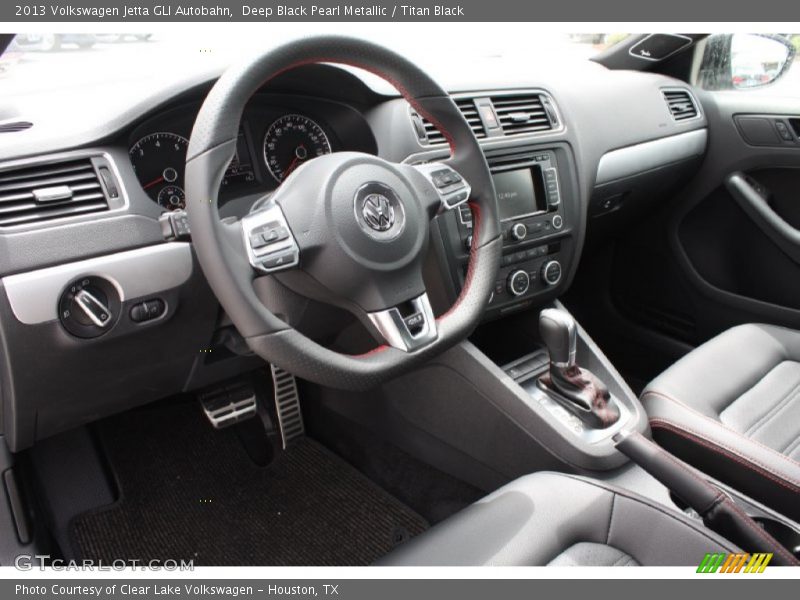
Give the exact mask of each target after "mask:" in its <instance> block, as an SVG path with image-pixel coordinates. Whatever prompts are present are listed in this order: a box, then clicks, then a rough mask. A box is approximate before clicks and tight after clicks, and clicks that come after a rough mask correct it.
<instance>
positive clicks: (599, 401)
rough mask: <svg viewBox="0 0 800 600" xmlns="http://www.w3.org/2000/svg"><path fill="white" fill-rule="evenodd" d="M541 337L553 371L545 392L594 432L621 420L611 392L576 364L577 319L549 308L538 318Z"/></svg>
mask: <svg viewBox="0 0 800 600" xmlns="http://www.w3.org/2000/svg"><path fill="white" fill-rule="evenodd" d="M539 333H540V335H541V337H542V341H543V342H544V344H545V346H547V351H548V353H549V354H550V369H549V371H548V372H547V374H545V375H543V376H542V377H541V378H540V380H539V383H540V385H541V387H542V388H544V390H545V391H546V392H548V393H549V394H550V396H551V397H553V398H554V399H556V400H559V401H560V402H561V404H562V405H563V406H564V407H565V408H567V409H568V410H570V411H571V412H572V413H574V414H575V415H576V416H577V417H578V418H580V419H581V420H582V421H583V422H584V423H585V424H586V425H588V426H590V427H593V428H595V429H605V428H606V427H609V426H611V425H613V424H614V423H616V422H617V420H619V408H618V407H617V406H616V404H615V403H614V401H613V399H612V398H611V394H610V393H609V391H608V388H607V387H606V386H605V385H604V384H603V382H602V381H600V380H599V379H598V378H597V377H595V376H594V375H593V374H592V373H591V372H590V371H587V370H586V369H582V368H580V367H579V366H578V364H577V363H576V360H575V359H576V347H577V343H578V330H577V326H576V324H575V319H573V318H572V316H571V315H570V314H569V313H567V312H566V311H563V310H558V309H553V308H548V309H545V310H543V311H542V312H541V314H540V315H539Z"/></svg>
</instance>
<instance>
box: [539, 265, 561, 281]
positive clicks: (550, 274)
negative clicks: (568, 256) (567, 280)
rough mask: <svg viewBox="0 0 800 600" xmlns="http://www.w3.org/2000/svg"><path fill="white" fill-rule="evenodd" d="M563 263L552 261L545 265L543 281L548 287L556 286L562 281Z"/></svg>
mask: <svg viewBox="0 0 800 600" xmlns="http://www.w3.org/2000/svg"><path fill="white" fill-rule="evenodd" d="M561 274H562V269H561V263H560V262H558V261H557V260H551V261H548V262H546V263H544V266H543V267H542V279H543V280H544V282H545V283H546V284H547V285H556V284H557V283H558V282H559V281H561Z"/></svg>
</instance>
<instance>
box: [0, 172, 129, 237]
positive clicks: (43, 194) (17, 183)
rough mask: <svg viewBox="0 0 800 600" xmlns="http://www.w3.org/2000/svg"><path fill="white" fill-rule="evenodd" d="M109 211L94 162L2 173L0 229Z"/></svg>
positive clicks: (0, 183)
mask: <svg viewBox="0 0 800 600" xmlns="http://www.w3.org/2000/svg"><path fill="white" fill-rule="evenodd" d="M100 168H101V169H106V171H107V167H100ZM115 193H116V190H115ZM108 208H109V206H108V198H107V197H106V194H105V192H104V190H103V187H102V185H101V183H100V179H99V177H98V173H97V171H96V170H95V165H94V163H93V162H92V159H91V158H88V157H87V158H79V159H73V160H67V161H62V162H52V163H46V164H37V165H31V166H24V167H16V168H12V169H8V170H0V227H7V226H10V225H22V224H25V223H33V222H37V221H45V220H48V219H57V218H60V217H70V216H73V215H79V214H84V213H91V212H99V211H104V210H108Z"/></svg>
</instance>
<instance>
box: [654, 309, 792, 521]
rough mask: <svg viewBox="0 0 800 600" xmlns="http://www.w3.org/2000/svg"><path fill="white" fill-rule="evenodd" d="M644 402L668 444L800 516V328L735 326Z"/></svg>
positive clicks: (660, 380)
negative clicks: (797, 329) (795, 329)
mask: <svg viewBox="0 0 800 600" xmlns="http://www.w3.org/2000/svg"><path fill="white" fill-rule="evenodd" d="M641 400H642V403H643V404H644V407H645V409H646V411H647V413H648V416H649V418H650V426H651V428H652V430H653V437H654V439H655V440H656V441H657V442H658V443H659V444H661V445H662V446H663V447H664V448H666V449H667V450H669V451H670V452H671V453H673V454H675V455H676V456H679V457H680V458H682V459H683V460H684V461H686V462H688V463H689V464H691V465H693V466H695V467H696V468H698V469H700V470H702V471H704V472H705V473H707V474H709V475H711V476H712V477H715V478H717V479H719V480H720V481H722V482H724V483H727V484H728V485H730V486H732V487H733V488H735V489H738V490H739V491H741V492H743V493H745V494H747V495H749V496H750V497H752V498H754V499H756V500H759V501H761V502H763V503H765V504H767V505H769V506H771V507H772V508H774V509H775V510H778V511H779V512H781V513H783V514H784V515H786V516H788V517H790V518H792V519H794V520H800V462H798V461H800V332H798V331H794V330H791V329H786V328H783V327H776V326H772V325H755V324H750V325H741V326H739V327H734V328H733V329H730V330H728V331H726V332H724V333H722V334H720V335H718V336H717V337H715V338H713V339H712V340H710V341H708V342H707V343H705V344H703V345H702V346H700V347H698V348H697V349H695V350H693V351H692V352H690V353H689V354H688V355H686V356H685V357H684V358H683V359H681V360H680V361H678V362H677V363H675V364H674V365H673V366H672V367H670V368H669V369H667V370H666V371H665V372H664V373H662V374H661V375H660V376H659V377H657V378H656V379H655V380H654V381H653V382H652V383H650V384H649V385H648V386H647V387H646V388H645V390H644V392H643V393H642V397H641Z"/></svg>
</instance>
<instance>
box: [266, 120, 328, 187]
mask: <svg viewBox="0 0 800 600" xmlns="http://www.w3.org/2000/svg"><path fill="white" fill-rule="evenodd" d="M330 153H331V143H330V141H329V140H328V136H327V135H325V132H324V131H323V130H322V127H320V126H319V125H318V124H317V123H315V122H314V121H312V120H311V119H309V118H308V117H304V116H302V115H284V116H282V117H280V118H279V119H277V120H276V121H275V122H273V123H272V125H270V126H269V129H267V133H266V135H265V136H264V161H265V162H266V163H267V168H268V169H269V172H270V173H272V176H273V177H274V178H275V179H276V180H277V181H278V182H281V181H283V180H284V179H286V178H287V177H288V176H289V174H290V173H291V172H292V171H294V170H295V169H297V167H299V166H300V165H302V164H303V163H305V162H307V161H309V160H311V159H312V158H316V157H317V156H322V155H323V154H330Z"/></svg>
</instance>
